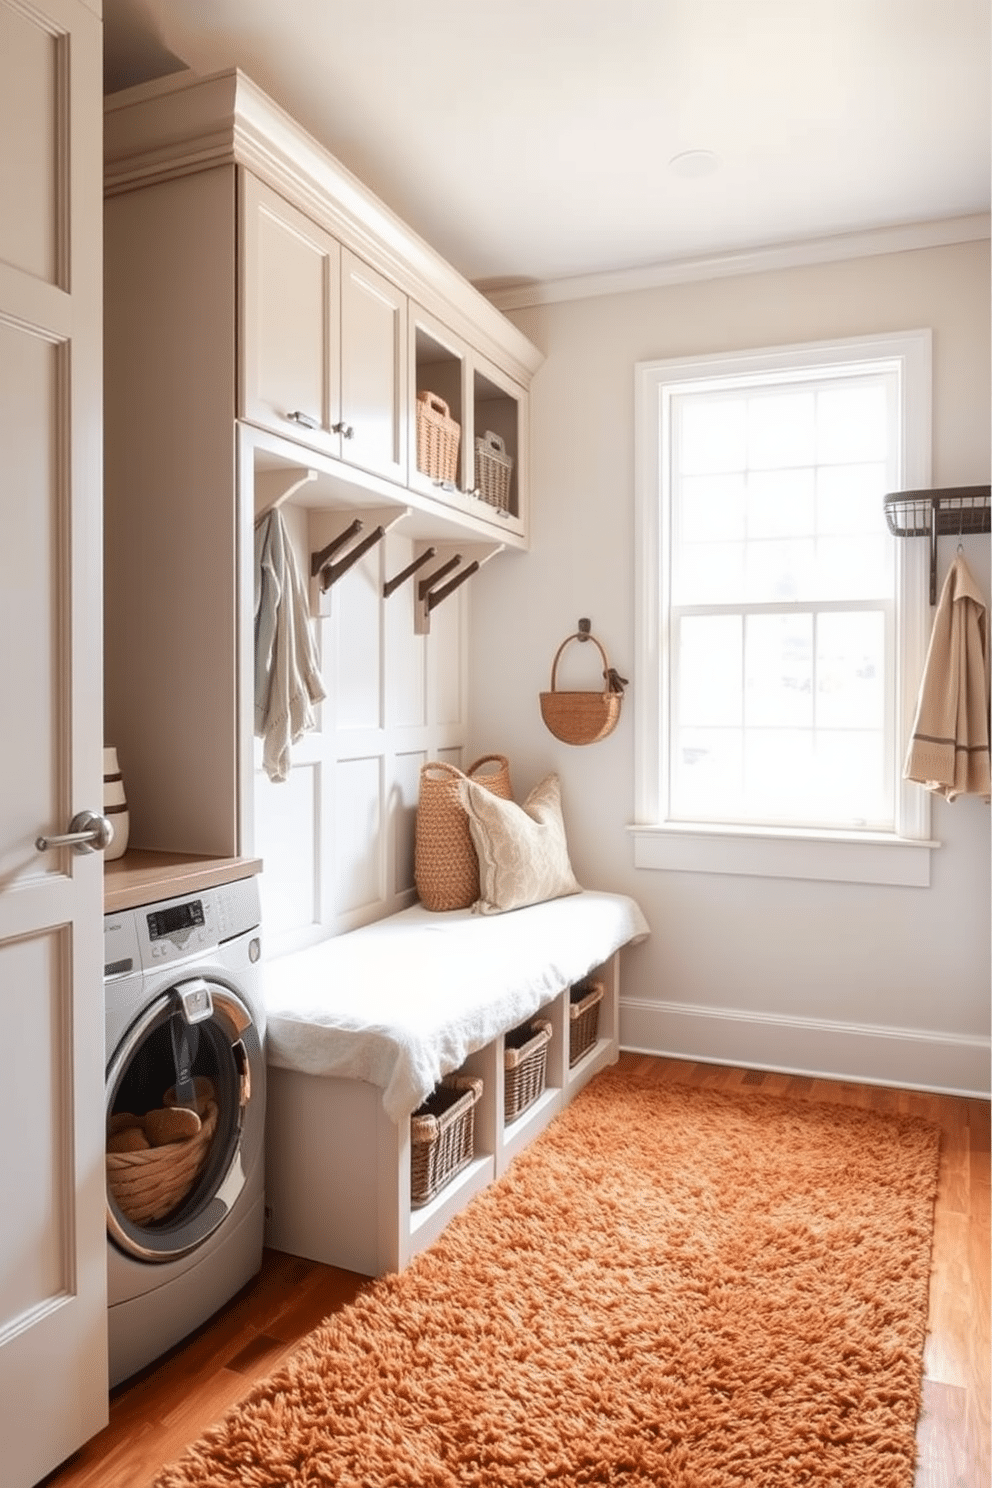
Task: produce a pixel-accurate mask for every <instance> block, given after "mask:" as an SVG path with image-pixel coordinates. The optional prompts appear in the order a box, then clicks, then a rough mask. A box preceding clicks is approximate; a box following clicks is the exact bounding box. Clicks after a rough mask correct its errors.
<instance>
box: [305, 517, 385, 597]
mask: <svg viewBox="0 0 992 1488" xmlns="http://www.w3.org/2000/svg"><path fill="white" fill-rule="evenodd" d="M361 525H362V524H361V522H359V523H358V526H359V527H361ZM385 535H386V529H385V527H373V529H372V531H371V532H368V533H366V535H365V536H364V537H363V538H362V540H361V542H357V543H356V544H355V546H354V547H353V548H349V550H348V552H347V553H345V555H344V557H343V558H339V559H338V561H337V563H332V562H325V563H323V564H321V565H320V567H319V568H318V569H317V572H316V573H315V574H314V577H315V578H316V577H317V574H319V575H320V587H321V591H322V592H323V593H324V594H326V593H327V591H328V589H330V588H331V587H332V585H334V584H336V583H337V581H338V579H340V578H341V577H342V575H343V574H346V573H347V572H348V570H349V568H351V567H352V566H353V565H354V564H356V563H357V562H358V560H359V558H363V557H364V556H365V554H366V553H367V552H368V551H369V549H370V548H374V547H375V545H376V543H377V542H381V541H382V539H383V538H384V537H385Z"/></svg>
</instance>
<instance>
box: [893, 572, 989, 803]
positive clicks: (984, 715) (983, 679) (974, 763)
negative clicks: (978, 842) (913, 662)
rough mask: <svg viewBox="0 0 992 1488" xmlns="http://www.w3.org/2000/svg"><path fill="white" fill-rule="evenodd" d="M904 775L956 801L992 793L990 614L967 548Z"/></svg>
mask: <svg viewBox="0 0 992 1488" xmlns="http://www.w3.org/2000/svg"><path fill="white" fill-rule="evenodd" d="M903 774H904V776H905V778H906V779H907V780H916V781H919V783H920V784H921V785H924V786H926V788H927V790H930V791H933V792H934V794H935V795H939V796H944V797H945V798H946V799H947V800H948V801H953V800H954V798H955V797H956V796H962V795H977V796H984V797H985V799H986V800H988V799H989V793H990V779H989V636H988V612H987V610H986V607H985V601H984V600H983V598H982V596H981V593H980V592H979V589H978V586H977V584H976V583H975V580H974V579H973V578H972V575H971V572H970V570H969V568H968V565H967V564H966V563H965V561H964V558H963V557H962V556H961V554H960V553H959V554H958V556H957V557H956V558H955V560H954V562H953V563H952V564H951V567H950V570H949V572H948V575H947V578H946V579H945V581H944V587H943V590H942V591H941V595H940V603H939V604H938V606H937V613H936V615H935V616H934V622H933V632H932V634H931V636H930V645H929V648H928V650H927V659H926V665H925V666H924V668H923V681H922V683H921V685H920V696H919V701H918V703H917V705H916V719H915V721H914V723H913V732H912V735H911V737H910V741H909V749H908V751H907V754H906V763H905V766H904V768H903Z"/></svg>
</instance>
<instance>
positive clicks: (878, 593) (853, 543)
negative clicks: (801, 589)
mask: <svg viewBox="0 0 992 1488" xmlns="http://www.w3.org/2000/svg"><path fill="white" fill-rule="evenodd" d="M894 541H895V539H894V538H887V537H884V536H881V535H880V536H878V537H838V538H832V537H829V538H821V540H820V541H819V543H817V548H816V582H815V585H814V586H813V587H812V590H811V593H810V596H809V597H810V598H811V599H830V598H833V599H887V598H888V597H889V596H890V595H891V594H892V589H893V585H894V583H895V573H894V569H893V563H892V547H891V544H892V543H893V542H894Z"/></svg>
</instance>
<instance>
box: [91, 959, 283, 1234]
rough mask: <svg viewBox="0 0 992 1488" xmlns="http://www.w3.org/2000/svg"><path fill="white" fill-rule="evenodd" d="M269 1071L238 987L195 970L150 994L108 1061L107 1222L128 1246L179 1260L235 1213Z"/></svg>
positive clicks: (252, 1159)
mask: <svg viewBox="0 0 992 1488" xmlns="http://www.w3.org/2000/svg"><path fill="white" fill-rule="evenodd" d="M264 1080H265V1067H264V1063H263V1060H262V1050H261V1045H260V1043H259V1038H258V1033H257V1031H256V1029H255V1025H254V1022H253V1021H252V1017H251V1013H250V1012H249V1010H248V1008H247V1007H246V1006H245V1004H244V1002H243V1001H242V1000H241V998H240V997H239V996H238V995H237V993H236V992H234V991H233V990H232V989H231V988H230V987H226V986H223V985H222V984H221V983H219V982H217V981H214V980H213V979H210V978H207V979H205V980H204V979H202V978H199V977H193V978H190V979H188V980H187V981H185V982H177V983H176V984H175V986H174V987H172V988H170V989H169V990H168V991H166V992H162V993H161V994H160V995H159V996H158V997H156V998H155V999H154V1000H153V1001H152V1002H150V1003H149V1005H148V1007H147V1008H145V1009H144V1011H143V1012H142V1013H141V1015H140V1017H139V1018H137V1019H136V1020H135V1022H134V1023H133V1024H132V1025H131V1027H130V1028H129V1029H128V1031H127V1033H126V1034H125V1035H124V1037H123V1039H122V1040H121V1042H120V1044H119V1045H118V1047H117V1050H116V1051H115V1053H114V1057H113V1059H112V1060H111V1062H110V1067H109V1069H108V1071H107V1230H108V1233H109V1234H110V1237H111V1239H112V1240H113V1241H114V1242H115V1243H116V1244H117V1245H119V1246H120V1247H121V1249H122V1250H124V1251H125V1252H127V1253H128V1254H130V1255H134V1256H137V1257H139V1258H140V1259H142V1260H147V1261H169V1260H174V1259H175V1258H176V1257H178V1256H182V1255H186V1254H188V1253H189V1252H190V1251H191V1250H195V1249H196V1247H197V1246H198V1245H201V1244H202V1243H203V1241H204V1240H206V1239H207V1237H208V1236H209V1235H211V1234H212V1233H213V1232H214V1230H216V1228H217V1226H218V1225H220V1224H221V1223H222V1222H223V1221H224V1219H226V1217H227V1216H228V1214H229V1213H230V1211H231V1209H232V1207H233V1205H234V1204H235V1202H236V1200H237V1198H238V1195H239V1194H240V1192H241V1190H242V1189H243V1187H244V1185H245V1182H246V1179H247V1177H248V1174H249V1173H250V1172H251V1171H252V1168H253V1166H254V1164H255V1163H256V1162H258V1161H260V1160H261V1152H262V1141H263V1131H262V1126H263V1112H264V1100H263V1086H264ZM253 1095H254V1098H253Z"/></svg>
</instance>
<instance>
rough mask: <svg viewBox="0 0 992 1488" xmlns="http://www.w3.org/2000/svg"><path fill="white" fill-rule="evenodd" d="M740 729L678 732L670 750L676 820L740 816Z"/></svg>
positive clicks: (673, 811) (711, 819)
mask: <svg viewBox="0 0 992 1488" xmlns="http://www.w3.org/2000/svg"><path fill="white" fill-rule="evenodd" d="M741 744H742V735H741V731H740V729H680V730H679V731H678V733H677V735H676V738H675V740H674V743H673V748H672V781H671V814H672V816H673V817H674V818H675V820H677V821H735V820H737V819H738V818H739V817H740V814H741Z"/></svg>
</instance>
